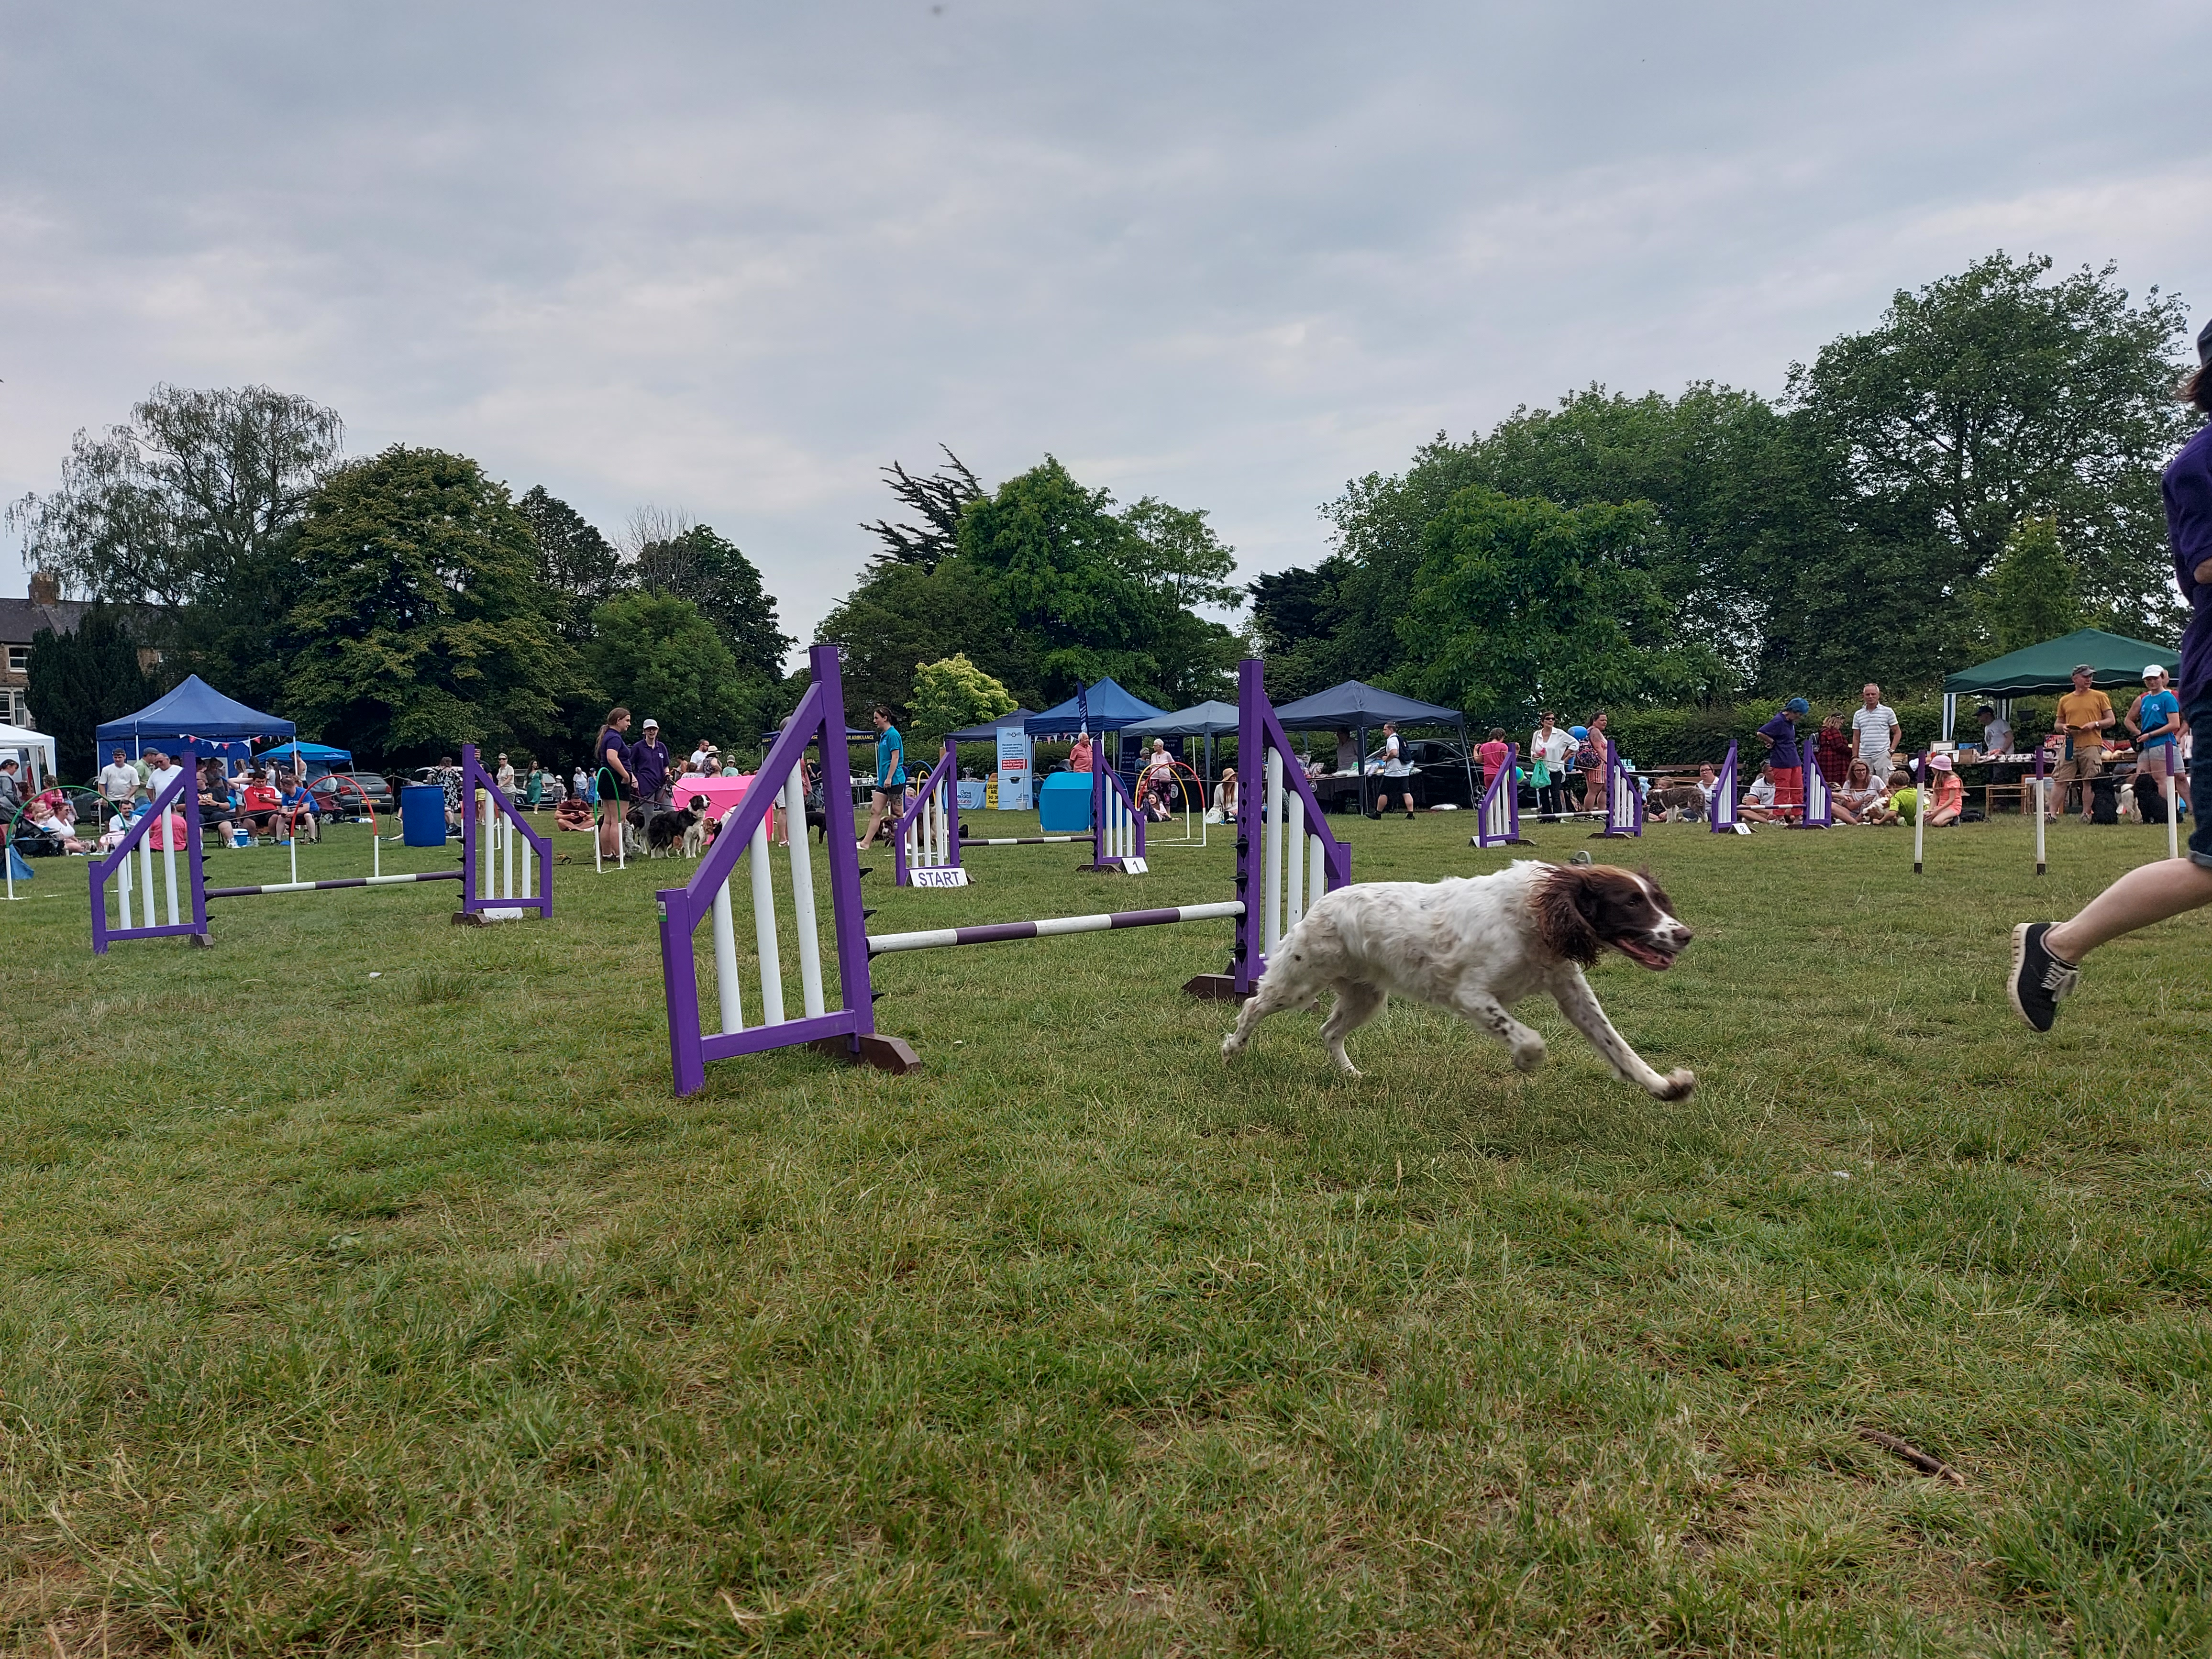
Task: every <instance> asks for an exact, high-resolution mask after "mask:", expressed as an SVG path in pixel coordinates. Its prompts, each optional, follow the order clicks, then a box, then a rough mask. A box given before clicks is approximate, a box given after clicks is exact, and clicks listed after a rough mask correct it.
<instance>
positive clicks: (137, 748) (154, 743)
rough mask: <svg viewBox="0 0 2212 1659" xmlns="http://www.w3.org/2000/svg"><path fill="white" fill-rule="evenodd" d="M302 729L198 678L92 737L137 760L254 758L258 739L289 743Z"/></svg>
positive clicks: (191, 678)
mask: <svg viewBox="0 0 2212 1659" xmlns="http://www.w3.org/2000/svg"><path fill="white" fill-rule="evenodd" d="M298 730H299V728H298V727H297V726H294V725H293V724H292V722H291V721H289V720H286V719H285V718H284V717H283V715H282V714H263V713H262V712H261V711H260V710H259V709H258V708H247V707H246V705H245V704H244V703H242V702H238V701H237V700H236V699H235V698H232V697H226V696H223V695H222V692H220V691H218V690H216V689H215V687H213V686H211V685H210V684H208V683H207V682H206V681H205V680H204V679H202V678H200V677H199V676H198V675H197V674H187V675H186V676H185V678H184V681H183V683H182V684H179V685H176V686H173V687H172V688H171V689H170V690H167V691H165V692H163V693H162V694H161V696H158V697H156V698H155V700H154V701H153V702H149V703H148V704H147V705H146V706H145V707H144V708H142V709H140V710H139V711H138V712H137V714H125V715H124V716H122V717H121V718H120V719H119V720H108V721H106V723H104V724H103V725H101V726H100V728H99V729H98V730H97V731H96V732H94V733H93V738H94V742H95V743H96V744H98V745H99V746H100V748H102V749H106V748H109V747H112V745H114V744H124V745H125V746H126V747H128V748H129V749H130V750H131V758H132V759H134V760H135V759H137V757H139V756H141V755H143V753H145V751H146V750H148V749H149V748H153V749H159V750H161V751H162V752H163V753H164V754H167V753H169V752H170V751H171V750H174V751H175V752H176V753H178V754H179V755H180V756H181V755H183V754H185V752H187V751H189V752H191V753H192V754H196V755H222V756H224V757H227V758H229V759H233V760H246V759H249V758H251V757H252V753H253V744H254V741H255V739H257V738H289V737H292V736H294V735H295V733H296V732H298Z"/></svg>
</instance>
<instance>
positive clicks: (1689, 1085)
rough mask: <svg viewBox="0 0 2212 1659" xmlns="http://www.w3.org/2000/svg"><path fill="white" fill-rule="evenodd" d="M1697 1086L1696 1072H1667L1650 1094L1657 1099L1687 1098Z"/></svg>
mask: <svg viewBox="0 0 2212 1659" xmlns="http://www.w3.org/2000/svg"><path fill="white" fill-rule="evenodd" d="M1697 1086H1698V1074H1697V1073H1695V1072H1692V1071H1674V1072H1669V1073H1667V1075H1666V1077H1665V1079H1663V1080H1662V1082H1661V1083H1660V1085H1659V1086H1658V1087H1657V1088H1656V1089H1654V1090H1653V1091H1651V1094H1652V1097H1653V1098H1655V1099H1657V1100H1687V1099H1688V1098H1689V1097H1690V1094H1691V1091H1692V1090H1694V1089H1695V1088H1696V1087H1697Z"/></svg>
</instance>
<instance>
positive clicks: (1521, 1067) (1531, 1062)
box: [1513, 1037, 1545, 1072]
mask: <svg viewBox="0 0 2212 1659" xmlns="http://www.w3.org/2000/svg"><path fill="white" fill-rule="evenodd" d="M1544 1054H1545V1048H1544V1041H1543V1039H1542V1038H1541V1037H1539V1038H1538V1039H1537V1040H1536V1041H1535V1042H1524V1043H1522V1045H1521V1046H1520V1047H1519V1048H1516V1049H1515V1050H1514V1051H1513V1069H1514V1070H1515V1071H1516V1072H1533V1071H1534V1070H1535V1069H1536V1068H1537V1067H1538V1066H1541V1065H1542V1064H1543V1063H1544Z"/></svg>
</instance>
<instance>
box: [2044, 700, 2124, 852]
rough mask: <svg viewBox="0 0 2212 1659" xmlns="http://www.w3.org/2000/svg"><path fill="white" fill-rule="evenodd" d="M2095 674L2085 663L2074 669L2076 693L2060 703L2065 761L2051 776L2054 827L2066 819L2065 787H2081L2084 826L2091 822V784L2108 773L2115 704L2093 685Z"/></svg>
mask: <svg viewBox="0 0 2212 1659" xmlns="http://www.w3.org/2000/svg"><path fill="white" fill-rule="evenodd" d="M2095 675H2096V671H2095V670H2094V669H2093V668H2091V667H2090V666H2089V665H2088V664H2087V663H2086V662H2084V663H2076V664H2075V665H2074V689H2073V690H2071V691H2069V692H2068V693H2067V694H2066V695H2065V696H2063V697H2061V698H2059V700H2058V728H2059V730H2060V731H2062V732H2064V733H2065V734H2066V750H2065V758H2064V759H2063V760H2061V761H2060V762H2059V763H2058V769H2057V771H2055V772H2053V773H2052V774H2051V783H2052V785H2053V793H2052V796H2051V799H2053V800H2054V801H2055V802H2056V803H2057V806H2056V810H2054V811H2052V812H2051V822H2052V823H2057V821H2058V820H2059V819H2060V818H2061V817H2063V816H2064V815H2065V811H2066V787H2067V786H2068V785H2069V784H2070V783H2079V784H2080V785H2081V822H2082V823H2088V822H2089V809H2090V807H2091V805H2092V804H2093V796H2094V794H2095V791H2094V790H2093V789H2092V788H2091V787H2090V785H2089V781H2090V780H2091V779H2092V778H2093V777H2095V776H2096V775H2098V774H2099V773H2100V772H2102V771H2103V770H2104V769H2105V733H2106V731H2108V730H2109V729H2110V728H2111V727H2112V724H2113V721H2114V720H2115V718H2116V716H2115V715H2114V714H2113V713H2112V699H2111V698H2110V697H2108V696H2106V695H2105V694H2104V693H2103V692H2101V691H2100V690H2097V689H2096V687H2095V686H2094V685H2093V684H2092V682H2093V679H2094V678H2095Z"/></svg>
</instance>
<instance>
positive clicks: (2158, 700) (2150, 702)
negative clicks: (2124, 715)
mask: <svg viewBox="0 0 2212 1659" xmlns="http://www.w3.org/2000/svg"><path fill="white" fill-rule="evenodd" d="M2142 678H2143V689H2142V696H2139V697H2137V698H2136V701H2135V707H2133V708H2130V709H2129V710H2128V722H2127V724H2128V730H2129V731H2130V732H2133V733H2134V734H2135V736H2136V740H2137V743H2138V744H2139V746H2140V747H2141V750H2142V756H2141V757H2140V758H2139V759H2138V760H2137V761H2136V776H2137V777H2139V778H2156V779H2157V780H2158V794H2159V800H2160V804H2161V805H2163V804H2164V802H2165V799H2166V792H2167V791H2168V790H2170V789H2172V787H2173V784H2172V779H2173V778H2174V776H2175V775H2177V774H2178V773H2179V770H2180V769H2179V766H2177V765H2176V764H2175V757H2176V755H2177V752H2178V751H2179V748H2180V743H2179V738H2180V736H2181V699H2180V698H2179V697H2177V696H2174V695H2173V693H2172V692H2171V691H2169V690H2166V669H2165V667H2164V666H2163V665H2160V664H2159V663H2153V664H2151V665H2150V666H2148V668H2146V669H2144V670H2143V671H2142Z"/></svg>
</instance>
